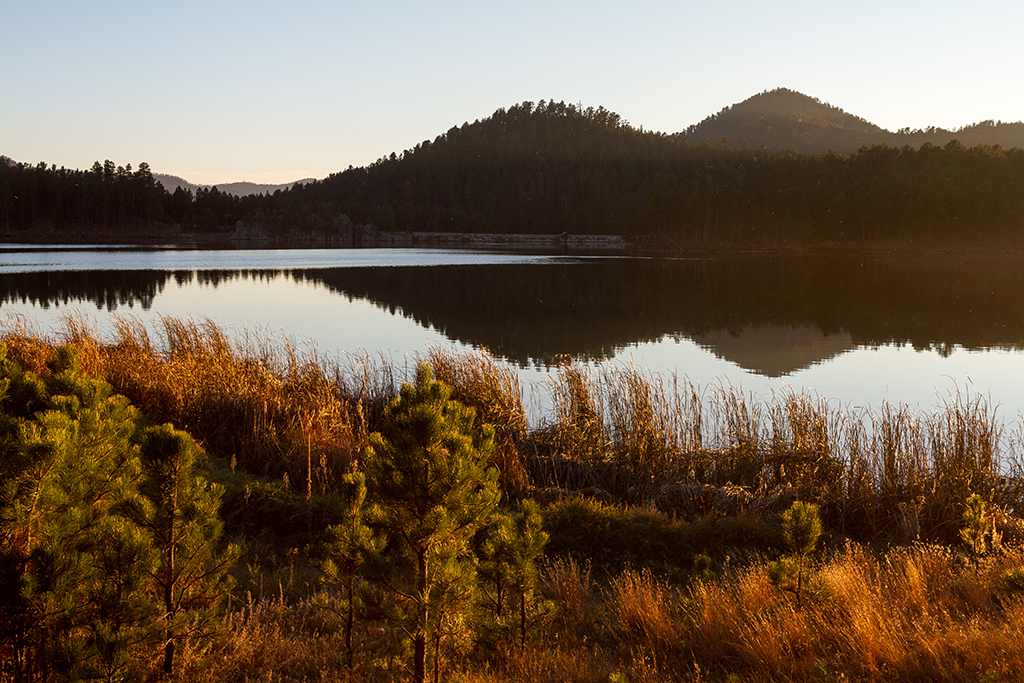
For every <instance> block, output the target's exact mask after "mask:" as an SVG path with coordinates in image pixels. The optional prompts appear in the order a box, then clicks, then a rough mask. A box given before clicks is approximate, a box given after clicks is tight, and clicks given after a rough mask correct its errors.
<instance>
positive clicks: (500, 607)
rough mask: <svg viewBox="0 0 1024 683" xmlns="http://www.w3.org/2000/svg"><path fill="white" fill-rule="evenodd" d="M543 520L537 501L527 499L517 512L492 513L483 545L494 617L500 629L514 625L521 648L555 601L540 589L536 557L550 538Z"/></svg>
mask: <svg viewBox="0 0 1024 683" xmlns="http://www.w3.org/2000/svg"><path fill="white" fill-rule="evenodd" d="M543 523H544V520H543V518H542V517H541V514H540V507H539V506H538V505H537V503H536V502H535V501H533V500H529V499H528V500H524V501H522V502H521V503H520V504H519V510H518V511H517V512H515V513H513V514H508V513H502V514H495V515H494V516H493V518H492V520H491V522H490V523H489V524H488V527H487V533H486V536H485V538H484V541H483V544H482V547H481V559H480V565H479V572H480V575H481V577H482V578H483V579H484V582H485V584H486V588H485V589H484V592H485V593H486V595H487V600H488V602H489V606H490V608H491V610H492V612H493V617H494V620H495V622H496V623H497V625H498V626H499V628H501V627H504V626H505V625H506V624H511V625H512V628H511V629H509V630H511V631H513V632H514V633H515V634H516V635H517V636H518V639H519V644H520V646H521V647H522V646H525V644H526V637H527V634H528V633H529V632H530V630H531V629H533V628H535V627H536V626H537V625H538V624H540V623H543V622H545V621H547V620H548V619H549V618H550V617H551V616H552V615H553V613H554V604H553V603H552V602H550V601H548V600H542V599H541V598H540V596H539V594H538V592H537V581H538V570H537V560H538V559H539V558H540V556H541V555H542V554H543V553H544V546H545V545H546V544H547V541H548V534H547V533H546V532H545V531H543V529H542V527H543Z"/></svg>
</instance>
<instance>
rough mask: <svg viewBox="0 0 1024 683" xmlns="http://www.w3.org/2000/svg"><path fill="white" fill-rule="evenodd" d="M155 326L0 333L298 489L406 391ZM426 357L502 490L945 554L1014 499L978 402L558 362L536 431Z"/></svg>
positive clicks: (352, 359) (369, 375)
mask: <svg viewBox="0 0 1024 683" xmlns="http://www.w3.org/2000/svg"><path fill="white" fill-rule="evenodd" d="M154 327H155V331H154V332H153V333H150V332H149V331H148V330H147V328H146V327H145V326H144V325H143V324H142V323H141V322H140V321H139V320H138V319H136V318H131V317H119V318H115V319H114V331H113V336H112V338H111V339H109V340H104V339H103V338H102V337H101V335H100V334H99V332H98V331H97V330H96V329H95V328H94V326H93V325H92V324H91V323H90V322H89V321H88V320H87V319H85V318H83V317H74V316H72V317H67V318H65V319H64V323H63V327H62V328H61V329H60V330H59V331H58V332H57V333H56V338H54V339H49V338H47V337H46V336H45V335H42V334H41V333H40V332H39V331H38V330H36V329H33V328H32V327H31V325H29V324H28V323H27V322H26V321H25V320H24V319H17V318H14V319H11V318H9V319H8V321H7V323H6V324H5V325H4V327H3V329H2V335H3V339H5V340H6V341H7V342H8V344H9V346H11V357H12V358H15V359H18V360H20V361H21V362H24V363H26V364H27V365H29V366H31V367H32V369H35V370H39V371H45V361H46V359H47V358H48V357H50V355H52V353H53V348H52V345H53V344H54V343H71V344H74V345H76V346H77V347H78V348H79V350H80V356H81V358H82V361H83V364H84V365H85V366H86V369H88V370H90V371H93V372H97V373H99V374H102V375H104V376H105V377H106V378H107V379H108V381H110V382H111V383H112V384H113V385H114V386H115V388H117V390H118V391H121V392H122V393H124V394H126V395H127V396H128V397H129V398H130V399H132V401H133V402H135V403H136V404H137V405H138V406H139V407H140V408H141V409H142V410H143V411H144V412H145V413H147V414H148V415H150V416H151V417H152V418H153V419H155V420H158V421H161V422H162V421H171V422H174V423H175V424H177V425H178V426H179V427H181V428H184V429H187V430H189V431H190V432H191V433H192V434H193V435H194V436H195V437H196V438H198V439H200V440H201V441H202V442H203V443H204V445H205V446H206V447H207V449H208V450H210V451H211V452H213V453H215V454H218V455H222V456H224V457H225V458H234V459H235V461H236V462H237V463H238V464H239V465H241V466H243V467H245V468H247V469H248V470H250V471H252V472H255V473H260V474H267V475H270V476H275V477H278V478H280V477H283V476H284V475H285V474H287V475H288V479H289V481H290V482H291V484H292V486H293V487H294V488H298V489H300V490H305V491H307V492H308V493H313V492H314V491H327V490H330V489H332V488H333V487H334V485H335V483H336V482H337V480H338V477H339V476H341V475H342V474H344V473H345V472H347V471H350V470H352V469H357V468H358V467H359V459H360V455H361V453H362V451H363V449H364V447H365V444H366V441H367V435H368V434H369V433H370V432H372V431H374V430H375V429H376V428H377V426H378V421H379V418H380V415H381V414H382V411H383V409H384V407H385V406H386V405H387V403H388V401H390V400H391V398H392V397H393V396H394V394H395V391H396V384H397V382H398V381H400V380H401V379H403V378H404V376H403V374H402V370H401V369H400V368H396V366H395V365H394V363H393V362H391V361H390V360H388V359H385V358H383V357H374V356H371V355H369V354H362V355H348V356H344V357H342V358H340V359H331V358H325V357H323V356H321V355H319V354H318V353H317V352H316V351H315V349H312V350H311V349H300V348H299V347H298V346H297V345H296V344H295V343H294V342H293V341H291V340H289V339H287V338H285V339H277V338H272V337H270V336H268V335H263V336H261V335H255V334H248V335H246V336H243V337H242V339H241V341H239V342H233V341H232V340H231V339H230V338H229V337H228V335H227V333H226V332H225V331H224V330H223V329H221V328H219V327H217V326H216V325H215V324H213V323H212V322H211V321H208V320H207V321H202V322H196V321H193V320H188V319H178V318H168V317H163V318H160V319H159V320H158V321H157V323H156V325H155V326H154ZM425 360H426V361H427V362H429V363H430V364H431V366H432V367H433V369H434V371H435V373H436V375H437V376H438V378H440V379H442V380H443V381H445V382H447V383H449V384H450V385H451V386H452V387H453V390H454V395H455V397H456V398H457V399H458V400H460V401H462V402H464V403H467V404H469V405H472V406H474V407H475V408H476V410H477V411H478V415H479V416H480V419H481V421H486V422H490V423H491V424H493V425H495V427H496V430H497V433H498V436H499V438H498V440H497V448H496V449H495V452H494V455H493V458H494V464H495V465H496V466H497V467H498V468H499V470H500V471H501V475H502V483H503V485H504V487H505V490H506V492H507V493H508V494H509V495H511V496H513V497H522V496H527V495H534V494H536V493H539V492H538V491H537V489H539V488H545V487H558V488H559V489H560V490H562V491H564V490H566V489H568V490H572V489H585V490H586V491H589V492H591V493H594V494H595V495H598V494H599V496H600V497H602V499H608V498H611V499H615V500H619V501H622V502H628V503H632V504H649V503H650V504H654V505H656V506H659V508H661V509H664V510H666V511H670V512H674V513H677V514H691V513H692V512H693V511H697V512H700V513H706V512H708V511H709V509H714V508H715V507H716V506H718V505H719V503H720V502H722V501H726V502H728V505H729V506H730V507H729V509H732V508H735V507H740V508H742V507H748V506H754V507H757V508H760V509H762V510H765V511H769V512H770V511H773V510H781V509H782V508H784V507H786V506H788V504H789V502H791V501H792V500H793V499H794V498H796V497H798V496H799V497H801V498H803V499H805V500H808V501H811V502H816V503H818V504H819V505H820V507H821V511H822V515H823V518H824V521H825V523H826V526H827V527H828V528H830V529H835V530H837V531H841V532H842V533H845V534H847V535H849V536H851V537H853V538H860V539H866V538H874V537H877V536H878V535H879V534H881V535H885V536H887V537H890V538H896V539H907V540H913V539H916V538H921V539H932V540H944V541H955V540H956V539H957V530H958V528H959V525H960V521H961V519H960V518H961V515H962V513H963V510H964V505H965V501H966V499H967V497H968V496H969V495H971V494H974V493H977V494H979V495H980V496H981V497H982V498H983V499H984V500H985V501H986V502H987V504H989V505H991V506H993V509H999V510H1006V509H1009V508H1017V509H1020V507H1021V504H1022V503H1024V486H1022V479H1021V477H1020V474H1021V468H1020V466H1019V460H1018V457H1019V456H1018V454H1019V453H1020V452H1021V443H1024V439H1022V435H1024V430H1022V429H1021V427H1020V425H1018V426H1016V427H1015V428H1012V429H1006V428H1005V426H1004V425H1003V423H1002V422H1001V421H999V420H997V418H996V413H995V410H994V409H992V408H990V407H989V406H988V405H987V403H985V401H984V400H983V399H982V398H981V397H980V396H977V395H974V396H968V395H960V394H957V395H954V396H951V397H950V398H949V399H948V400H947V401H945V402H944V403H943V404H941V405H940V406H938V407H937V409H936V410H934V411H920V412H919V411H912V410H910V409H909V408H908V407H907V406H903V405H891V404H883V405H882V406H879V407H877V408H876V409H874V410H861V411H854V410H851V409H844V408H842V407H840V406H835V405H833V404H832V403H830V402H828V401H826V400H824V399H822V398H820V397H816V396H813V395H810V394H807V393H796V392H792V391H786V392H782V393H779V394H777V395H774V396H772V397H770V398H763V399H762V398H757V397H754V396H750V395H746V394H744V393H743V392H742V391H740V390H739V389H737V388H735V387H732V386H730V385H728V384H724V383H718V384H715V385H712V386H711V387H708V388H706V389H704V390H701V389H699V388H698V387H696V386H694V385H693V384H691V383H690V382H689V381H688V380H686V379H685V378H684V379H680V378H676V377H672V378H669V379H668V380H666V379H665V378H663V377H660V376H656V375H652V374H651V373H649V372H647V371H644V370H640V369H638V368H636V367H635V366H633V365H610V366H605V367H604V368H602V369H595V368H593V367H590V366H586V365H581V364H563V365H561V366H559V367H558V368H556V369H555V371H554V372H553V373H552V374H551V379H550V381H549V383H548V390H549V392H550V397H551V400H550V405H551V406H552V409H551V411H550V414H549V415H548V416H547V418H546V419H545V420H544V421H543V422H542V423H541V424H540V425H539V426H537V427H534V428H530V427H529V425H528V424H527V421H526V417H525V411H524V409H523V390H522V386H521V384H520V382H519V380H518V377H517V374H516V372H515V370H514V369H513V368H512V367H511V366H509V365H507V364H504V363H501V362H499V361H497V360H496V359H495V358H493V357H492V356H490V355H489V354H487V353H485V352H482V351H474V352H456V351H450V350H441V349H433V350H431V351H429V352H428V353H427V355H426V358H425ZM726 494H728V495H726ZM741 494H742V495H741ZM687 501H689V502H687ZM680 505H682V507H679V506H680ZM666 506H668V507H666ZM722 512H725V513H728V509H726V508H723V510H722Z"/></svg>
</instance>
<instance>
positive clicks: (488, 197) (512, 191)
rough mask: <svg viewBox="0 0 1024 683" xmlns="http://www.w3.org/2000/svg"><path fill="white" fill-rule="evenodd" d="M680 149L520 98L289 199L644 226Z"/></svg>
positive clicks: (442, 219) (358, 209) (592, 228)
mask: <svg viewBox="0 0 1024 683" xmlns="http://www.w3.org/2000/svg"><path fill="white" fill-rule="evenodd" d="M679 154H688V153H687V145H686V143H685V142H684V141H683V140H682V139H681V138H672V137H669V136H667V135H664V134H662V133H653V132H650V131H644V130H643V129H639V128H634V127H633V126H630V125H629V124H627V123H626V122H625V121H623V120H622V119H621V118H620V117H619V116H618V115H617V114H614V113H612V112H610V111H608V110H606V109H604V108H600V107H599V108H597V109H594V108H588V109H583V108H581V107H576V106H574V105H567V104H565V103H563V102H554V101H551V102H545V101H543V100H542V101H541V102H539V103H537V104H534V103H532V102H524V103H522V104H519V105H516V106H513V107H510V108H509V109H499V110H498V111H496V112H495V113H494V114H493V115H492V116H490V117H488V118H486V119H484V120H481V121H476V122H474V123H472V124H469V123H466V124H463V125H462V126H461V127H453V128H451V129H450V130H448V132H447V133H445V134H443V135H439V136H438V137H437V138H436V139H434V140H433V141H430V140H425V141H424V142H422V143H421V144H418V145H416V146H415V147H414V148H413V149H410V150H406V151H405V152H404V153H402V154H400V155H396V154H394V153H393V154H391V155H390V156H389V157H386V158H381V159H379V160H378V161H376V162H375V163H373V164H371V165H369V166H368V167H365V168H357V169H353V168H349V170H347V171H345V172H343V173H338V174H334V175H331V176H330V177H328V178H326V179H325V180H322V181H319V182H312V183H308V184H305V185H303V186H301V187H296V188H294V189H292V190H291V191H289V192H286V193H282V199H283V205H284V206H299V205H304V206H324V205H339V204H340V205H344V206H345V210H346V213H349V214H350V215H354V219H357V220H358V219H362V218H366V219H368V220H372V221H373V222H374V223H376V224H377V225H379V226H380V227H382V228H384V229H394V228H399V229H403V230H424V231H457V232H458V231H473V232H507V233H524V232H525V233H531V232H541V233H552V232H554V233H561V232H574V233H623V232H629V231H633V230H637V229H640V224H639V223H638V221H639V220H642V215H641V214H642V209H641V206H642V205H643V203H644V202H645V201H646V200H647V194H648V193H649V191H650V188H651V186H652V183H653V181H654V180H655V179H656V178H657V177H658V176H659V175H661V174H669V173H672V171H673V169H674V168H677V167H678V166H679V163H681V160H680V159H679V158H678V155H679Z"/></svg>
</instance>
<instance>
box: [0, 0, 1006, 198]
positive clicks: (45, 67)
mask: <svg viewBox="0 0 1024 683" xmlns="http://www.w3.org/2000/svg"><path fill="white" fill-rule="evenodd" d="M839 5H840V3H829V2H823V1H822V0H817V1H814V2H804V1H797V0H781V1H777V2H750V1H745V0H718V1H716V2H710V1H708V2H699V3H698V2H667V1H658V0H649V1H645V0H634V1H633V2H630V3H625V2H614V3H613V2H604V1H601V0H592V1H590V2H559V1H558V0H549V1H548V2H533V1H525V2H518V3H507V2H506V3H500V4H499V3H495V2H488V1H486V0H475V1H473V2H462V1H446V0H435V1H433V2H407V1H406V2H403V1H398V0H377V1H375V2H359V3H356V2H346V1H337V2H304V1H302V0H292V1H291V2H273V3H268V2H218V1H217V0H206V1H205V2H192V1H186V2H177V3H166V2H165V3H152V2H140V1H139V0H134V1H132V2H90V1H89V0H75V1H74V2H52V1H48V0H33V1H32V2H27V1H26V0H0V103H2V106H0V154H4V155H7V156H9V157H11V158H13V159H16V160H18V161H26V162H33V163H35V162H38V161H46V162H48V163H55V164H57V165H58V166H67V167H70V168H86V167H88V166H90V165H92V162H93V161H96V160H100V161H102V160H103V159H111V160H113V161H114V162H115V163H117V164H121V165H123V164H125V163H131V164H132V165H133V166H137V165H138V163H139V162H140V161H147V162H149V164H150V166H151V167H152V168H153V170H154V171H156V172H160V173H171V174H174V175H179V176H182V177H184V178H187V179H189V180H191V181H193V182H201V183H217V182H231V181H239V180H250V181H254V182H286V181H290V180H296V179H298V178H303V177H324V176H326V175H327V174H329V173H331V172H334V171H339V170H343V169H344V168H346V167H347V166H348V165H349V164H352V165H355V166H361V165H364V164H367V163H370V162H372V161H373V160H375V159H376V158H378V157H380V156H383V155H386V154H389V153H390V152H392V151H399V152H400V151H402V150H403V149H407V148H410V147H413V146H414V145H416V144H417V143H418V142H421V141H423V140H424V139H428V138H429V139H433V138H434V137H436V136H437V135H438V134H440V133H443V132H445V131H446V130H448V129H449V128H451V127H452V126H453V125H460V124H462V123H463V122H464V121H473V120H474V119H477V118H483V117H486V116H488V115H490V114H491V113H492V112H493V111H494V110H495V109H497V108H499V107H507V106H511V105H513V104H516V103H518V102H521V101H523V100H533V101H537V100H540V99H556V100H565V101H567V102H574V103H581V104H583V105H584V106H595V107H596V106H599V105H600V106H604V107H605V108H607V109H610V110H612V111H615V112H617V113H619V114H620V115H622V116H623V117H624V118H625V119H626V120H627V121H629V122H630V123H632V124H633V125H636V126H643V127H644V128H647V129H654V130H661V131H666V132H675V131H678V130H681V129H683V128H685V127H686V126H688V125H690V124H693V123H697V122H698V121H700V120H701V119H703V118H704V117H705V116H708V115H710V114H713V113H715V112H716V111H718V110H719V109H721V108H722V107H724V106H727V105H730V104H734V103H736V102H739V101H741V100H744V99H746V98H747V97H749V96H751V95H753V94H755V93H758V92H761V91H762V90H767V89H772V88H776V87H787V88H792V89H794V90H798V91H800V92H803V93H805V94H808V95H812V96H815V97H818V98H819V99H821V100H822V101H826V102H829V103H831V104H833V105H836V106H838V107H841V108H843V109H845V110H846V111H848V112H850V113H853V114H856V115H858V116H861V117H863V118H866V119H868V120H869V121H872V122H874V123H877V124H878V125H880V126H883V127H885V128H888V129H890V130H895V129H897V128H901V127H903V126H910V127H912V128H917V127H925V126H929V125H938V126H943V127H947V128H958V127H960V126H964V125H968V124H971V123H975V122H977V121H981V120H984V119H997V120H1004V121H1018V120H1021V119H1024V88H1022V87H1021V76H1020V73H1021V68H1022V66H1024V39H1022V38H1021V37H1020V36H1019V29H1020V27H1021V26H1022V25H1024V4H1022V3H1015V2H1014V3H1010V2H988V1H985V0H980V1H978V2H973V3H966V2H943V1H941V0H930V1H928V2H919V1H916V0H915V1H913V2H900V1H899V0H890V1H888V2H881V1H877V0H868V1H866V2H858V3H849V2H848V3H841V5H842V7H841V8H839Z"/></svg>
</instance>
